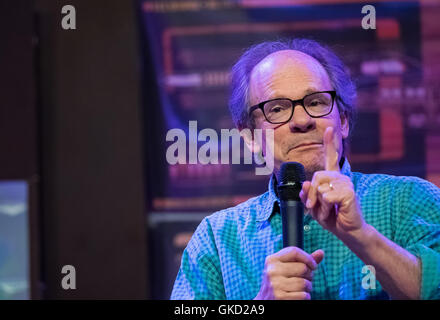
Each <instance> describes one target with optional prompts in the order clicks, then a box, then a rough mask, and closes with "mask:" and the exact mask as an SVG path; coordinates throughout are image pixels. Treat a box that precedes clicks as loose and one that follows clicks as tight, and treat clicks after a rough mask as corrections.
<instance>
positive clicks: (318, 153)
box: [171, 39, 440, 299]
mask: <svg viewBox="0 0 440 320" xmlns="http://www.w3.org/2000/svg"><path fill="white" fill-rule="evenodd" d="M355 96H356V93H355V88H354V85H353V83H352V82H351V80H350V77H349V76H348V74H347V71H346V68H345V67H344V65H343V64H342V62H341V61H340V60H339V59H338V58H337V57H336V55H335V54H334V53H333V52H332V51H330V50H329V49H328V48H326V47H324V46H322V45H320V44H318V43H317V42H315V41H311V40H307V39H295V40H292V41H277V42H265V43H262V44H259V45H257V46H254V47H251V48H250V49H249V50H248V51H247V52H246V53H244V54H243V56H242V57H241V58H240V59H239V61H238V62H237V63H236V65H235V66H234V68H233V70H232V94H231V100H230V110H231V113H232V117H233V119H234V122H235V124H236V125H237V127H238V128H239V129H240V130H241V129H244V128H251V129H254V128H260V129H263V131H264V130H266V129H273V130H274V147H273V148H272V149H271V148H269V150H272V153H273V154H265V155H264V156H265V157H268V156H271V157H273V159H274V161H275V162H274V164H275V171H277V170H279V168H280V166H281V164H282V163H283V162H286V161H296V162H300V163H302V164H303V165H304V168H305V171H306V177H307V180H308V181H306V182H304V183H303V186H302V190H301V193H300V197H301V200H302V202H303V203H304V205H305V208H306V213H305V214H306V215H305V217H304V249H303V250H302V249H300V248H296V247H287V248H284V249H282V225H281V218H280V212H279V205H278V199H277V194H276V188H275V184H276V174H274V175H272V177H271V179H270V181H269V188H268V189H269V190H268V192H266V193H264V194H262V195H260V196H258V197H255V198H251V199H249V200H248V201H246V202H244V203H242V204H240V205H238V206H236V207H233V208H228V209H225V210H222V211H219V212H216V213H214V214H212V215H210V216H208V217H206V218H205V219H204V220H203V221H202V222H201V224H200V225H199V227H198V228H197V230H196V231H195V233H194V235H193V237H192V239H191V240H190V242H189V243H188V246H187V248H186V249H185V251H184V253H183V256H182V264H181V267H180V270H179V273H178V275H177V279H176V281H175V284H174V288H173V292H172V295H171V298H172V299H389V298H391V299H439V298H440V191H439V189H438V188H436V187H435V186H434V185H432V184H430V183H429V182H427V181H424V180H422V179H419V178H415V177H395V176H390V175H382V174H361V173H357V172H352V171H351V169H350V165H349V163H348V160H347V159H346V158H345V156H344V144H345V140H346V139H347V138H348V136H349V133H350V130H351V128H352V127H353V115H354V100H355ZM246 143H247V145H248V146H249V147H250V148H251V149H252V150H253V151H254V152H259V151H260V150H266V149H265V147H264V146H263V145H259V144H258V143H257V142H256V141H253V140H251V139H250V138H247V139H246ZM275 173H276V172H275ZM372 272H375V277H374V276H373V275H374V273H372ZM366 277H367V278H368V279H369V281H365V279H366ZM376 279H377V282H376Z"/></svg>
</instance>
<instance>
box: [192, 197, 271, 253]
mask: <svg viewBox="0 0 440 320" xmlns="http://www.w3.org/2000/svg"><path fill="white" fill-rule="evenodd" d="M267 199H268V192H266V193H264V194H262V195H259V196H256V197H252V198H250V199H248V200H246V201H244V202H242V203H240V204H238V205H236V206H234V207H230V208H226V209H223V210H220V211H217V212H214V213H212V214H211V215H209V216H206V217H205V218H204V219H203V220H202V222H201V223H200V224H199V226H198V227H197V229H196V231H195V232H194V234H193V236H192V238H191V240H190V242H189V244H188V245H189V247H195V248H197V250H201V251H203V250H204V248H208V247H210V246H211V247H212V246H216V245H215V243H216V242H220V241H221V242H223V241H224V240H225V239H226V240H228V239H231V238H232V237H235V236H238V235H239V234H240V233H241V231H242V230H243V229H244V228H246V227H247V226H249V225H253V224H254V223H255V222H256V219H257V213H258V212H259V210H263V206H264V204H265V203H266V202H267Z"/></svg>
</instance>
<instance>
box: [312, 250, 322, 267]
mask: <svg viewBox="0 0 440 320" xmlns="http://www.w3.org/2000/svg"><path fill="white" fill-rule="evenodd" d="M312 257H313V259H315V262H316V264H319V263H320V262H321V261H322V259H324V251H323V250H321V249H318V250H316V251H315V252H313V253H312Z"/></svg>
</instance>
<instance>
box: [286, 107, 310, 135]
mask: <svg viewBox="0 0 440 320" xmlns="http://www.w3.org/2000/svg"><path fill="white" fill-rule="evenodd" d="M315 127H316V121H315V118H312V117H311V116H309V115H308V114H307V112H306V111H305V110H304V108H303V107H302V106H301V105H296V106H295V109H294V112H293V115H292V119H290V121H289V128H290V130H291V131H292V132H307V131H310V130H313V129H315Z"/></svg>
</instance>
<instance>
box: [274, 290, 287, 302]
mask: <svg viewBox="0 0 440 320" xmlns="http://www.w3.org/2000/svg"><path fill="white" fill-rule="evenodd" d="M273 296H274V298H275V299H276V300H284V299H285V298H286V293H285V292H284V291H282V290H274V292H273Z"/></svg>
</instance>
